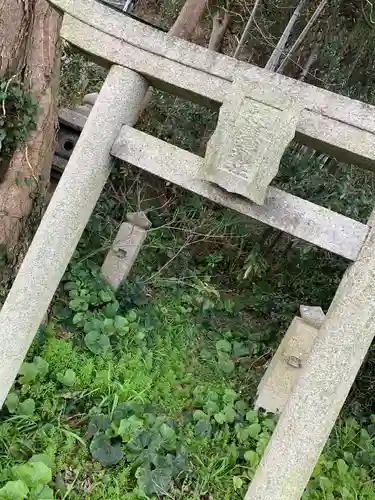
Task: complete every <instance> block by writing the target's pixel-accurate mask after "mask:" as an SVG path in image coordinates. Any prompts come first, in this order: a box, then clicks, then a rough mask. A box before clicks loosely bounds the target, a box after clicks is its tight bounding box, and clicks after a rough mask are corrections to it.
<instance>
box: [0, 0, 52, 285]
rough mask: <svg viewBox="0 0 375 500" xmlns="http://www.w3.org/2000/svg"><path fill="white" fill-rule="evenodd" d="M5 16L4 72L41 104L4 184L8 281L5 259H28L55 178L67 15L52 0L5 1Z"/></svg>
mask: <svg viewBox="0 0 375 500" xmlns="http://www.w3.org/2000/svg"><path fill="white" fill-rule="evenodd" d="M0 19H1V23H0V41H1V42H0V47H1V50H0V75H1V76H5V77H7V78H8V77H10V76H12V75H16V78H17V79H18V80H20V81H22V82H25V84H28V85H29V86H30V89H31V92H32V94H33V96H34V97H35V98H36V99H37V101H38V105H39V108H38V116H37V127H36V130H35V131H33V132H31V133H30V134H29V137H28V138H27V142H26V144H23V145H21V146H20V147H19V149H18V150H17V151H16V152H15V153H14V154H13V157H12V159H11V161H10V164H9V167H8V169H7V172H6V174H5V177H4V179H3V182H1V183H0V283H1V285H3V284H4V279H5V278H4V277H5V276H6V275H8V274H11V273H9V268H8V270H4V262H7V263H8V265H9V264H11V265H16V263H17V262H18V261H19V259H20V258H22V253H23V252H22V250H21V249H22V246H23V247H25V246H27V244H28V241H29V239H30V236H32V232H33V231H34V230H35V228H36V225H37V224H38V220H37V219H38V217H39V216H40V214H41V210H42V208H43V195H44V193H45V190H46V187H47V186H48V182H49V175H50V167H51V162H52V157H53V152H54V143H55V134H56V130H57V126H58V122H57V98H58V84H59V81H58V73H59V66H60V39H59V33H60V26H61V15H60V14H59V13H57V12H56V11H55V10H54V9H53V8H52V7H51V6H50V5H49V3H48V2H47V1H46V0H0ZM25 179H33V182H25ZM36 214H37V215H36ZM35 215H36V218H35ZM32 219H34V222H33V221H32ZM4 256H6V261H5V260H4ZM1 264H2V265H1Z"/></svg>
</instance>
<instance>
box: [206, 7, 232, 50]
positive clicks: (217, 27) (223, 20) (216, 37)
mask: <svg viewBox="0 0 375 500" xmlns="http://www.w3.org/2000/svg"><path fill="white" fill-rule="evenodd" d="M230 22H231V16H230V14H229V12H228V11H224V14H223V13H222V11H217V12H216V14H215V15H214V17H213V19H212V31H211V36H210V41H209V43H208V48H209V49H210V50H213V51H214V52H220V50H221V45H222V43H223V40H224V36H225V33H226V31H227V29H228V27H229V24H230Z"/></svg>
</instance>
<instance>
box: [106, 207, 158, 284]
mask: <svg viewBox="0 0 375 500" xmlns="http://www.w3.org/2000/svg"><path fill="white" fill-rule="evenodd" d="M126 218H127V219H128V222H123V223H122V224H121V226H120V229H119V231H118V233H117V236H116V238H115V241H114V242H113V245H112V248H111V249H110V250H109V252H108V254H107V257H106V258H105V261H104V263H103V266H102V274H103V277H104V279H105V280H106V281H107V282H108V283H109V284H110V285H111V287H112V288H113V290H114V291H117V290H118V289H119V287H120V285H121V283H122V282H123V281H124V280H125V279H126V278H127V276H128V275H129V273H130V270H131V268H132V266H133V264H134V262H135V260H136V258H137V256H138V254H139V251H140V250H141V248H142V245H143V242H144V240H145V238H146V236H147V230H148V229H150V227H151V222H150V221H149V220H148V218H147V217H146V214H145V213H144V212H135V213H128V214H127V216H126Z"/></svg>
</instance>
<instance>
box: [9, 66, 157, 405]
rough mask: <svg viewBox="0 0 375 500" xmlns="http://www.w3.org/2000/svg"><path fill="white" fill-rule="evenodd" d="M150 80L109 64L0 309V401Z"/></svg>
mask: <svg viewBox="0 0 375 500" xmlns="http://www.w3.org/2000/svg"><path fill="white" fill-rule="evenodd" d="M147 88H148V84H147V82H146V81H145V80H144V78H143V77H141V76H140V75H138V74H137V73H134V72H133V71H131V70H129V69H126V68H123V67H120V66H114V67H112V68H111V70H110V72H109V74H108V76H107V79H106V81H105V83H104V85H103V87H102V90H101V92H100V94H99V97H98V99H97V101H96V103H95V106H94V107H93V109H92V111H91V113H90V116H89V118H88V119H87V122H86V125H85V127H84V129H83V131H82V134H81V136H80V138H79V140H78V142H77V145H76V147H75V148H74V151H73V154H72V156H71V157H70V160H69V163H68V165H67V167H66V169H65V171H64V174H63V176H62V178H61V180H60V182H59V184H58V187H57V189H56V191H55V194H54V195H53V197H52V199H51V202H50V204H49V206H48V208H47V210H46V213H45V215H44V217H43V219H42V221H41V223H40V226H39V228H38V230H37V232H36V234H35V236H34V239H33V241H32V243H31V245H30V248H29V250H28V252H27V254H26V256H25V259H24V261H23V263H22V265H21V268H20V270H19V272H18V274H17V277H16V279H15V281H14V284H13V286H12V288H11V290H10V292H9V294H8V297H7V299H6V301H5V303H4V305H3V307H2V309H1V312H0V407H1V406H2V404H3V402H4V400H5V398H6V396H7V393H8V391H9V389H10V387H11V385H12V383H13V381H14V379H15V377H16V375H17V373H18V371H19V368H20V366H21V364H22V362H23V359H24V357H25V355H26V353H27V350H28V348H29V346H30V344H31V342H32V340H33V338H34V335H35V332H36V331H37V329H38V327H39V325H40V323H41V321H42V319H43V316H44V314H45V312H46V310H47V307H48V305H49V303H50V301H51V299H52V297H53V295H54V293H55V291H56V288H57V286H58V285H59V282H60V280H61V278H62V276H63V274H64V271H65V269H66V267H67V265H68V263H69V261H70V259H71V257H72V254H73V252H74V250H75V248H76V246H77V243H78V241H79V239H80V237H81V235H82V232H83V230H84V228H85V226H86V224H87V221H88V219H89V217H90V215H91V213H92V211H93V209H94V207H95V204H96V202H97V200H98V198H99V195H100V193H101V191H102V189H103V186H104V184H105V183H106V180H107V178H108V175H109V173H110V166H111V157H110V151H111V148H112V145H113V143H114V141H115V139H116V137H117V135H118V133H119V131H120V128H121V126H122V125H123V124H128V125H134V123H135V121H136V119H137V117H138V113H139V109H140V106H141V104H142V101H143V99H144V96H145V93H146V91H147Z"/></svg>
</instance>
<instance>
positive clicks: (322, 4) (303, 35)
mask: <svg viewBox="0 0 375 500" xmlns="http://www.w3.org/2000/svg"><path fill="white" fill-rule="evenodd" d="M326 5H327V0H322V1H321V2H320V4H319V5H318V7H317V8H316V9H315V12H314V14H313V15H312V16H311V19H310V20H309V22H308V23H307V24H306V26H305V27H304V29H303V30H302V33H301V34H300V36H299V37H298V38H297V40H296V41H295V42H294V44H293V45H292V46H291V48H290V50H289V52H288V54H287V55H286V56H285V58H284V59H283V61H282V62H281V64H280V66H279V67H278V68H277V70H276V73H282V72H283V70H284V68H285V66H286V65H287V64H288V61H289V60H290V59H291V58H292V55H293V54H294V52H295V51H296V50H297V49H298V47H299V46H300V45H301V43H302V42H303V41H304V39H305V38H306V35H307V33H308V32H309V31H310V29H311V27H312V25H313V24H314V23H315V21H316V20H317V18H318V17H319V16H320V14H321V12H322V10H323V9H324V7H325V6H326Z"/></svg>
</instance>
